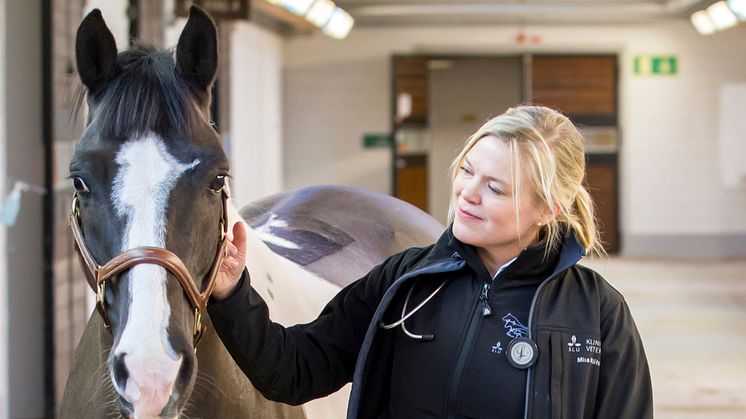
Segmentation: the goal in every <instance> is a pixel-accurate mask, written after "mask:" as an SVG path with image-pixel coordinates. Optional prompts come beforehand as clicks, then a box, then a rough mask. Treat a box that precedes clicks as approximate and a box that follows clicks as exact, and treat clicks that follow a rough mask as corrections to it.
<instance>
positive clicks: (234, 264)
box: [212, 221, 246, 300]
mask: <svg viewBox="0 0 746 419" xmlns="http://www.w3.org/2000/svg"><path fill="white" fill-rule="evenodd" d="M225 248H226V250H227V251H228V255H227V256H226V257H225V258H224V259H223V263H222V264H221V265H220V270H219V271H218V277H217V278H216V279H215V288H214V289H213V291H212V297H213V298H215V299H216V300H222V299H223V298H225V297H227V296H229V295H230V294H231V292H233V289H234V288H236V286H237V285H238V280H239V279H241V274H242V273H243V270H244V267H246V224H245V223H244V222H243V221H239V222H237V223H236V224H234V225H233V234H230V233H228V236H227V237H226V246H225Z"/></svg>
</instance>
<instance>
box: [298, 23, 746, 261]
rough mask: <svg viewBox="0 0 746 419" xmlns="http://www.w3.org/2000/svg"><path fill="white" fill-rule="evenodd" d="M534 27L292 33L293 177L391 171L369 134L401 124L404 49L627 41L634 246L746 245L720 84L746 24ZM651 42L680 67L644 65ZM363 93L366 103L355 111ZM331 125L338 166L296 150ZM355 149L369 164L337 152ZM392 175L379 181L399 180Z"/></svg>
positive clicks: (629, 219) (739, 58)
mask: <svg viewBox="0 0 746 419" xmlns="http://www.w3.org/2000/svg"><path fill="white" fill-rule="evenodd" d="M523 29H524V31H525V32H526V33H527V34H528V35H538V36H541V38H542V40H543V43H542V44H541V45H539V46H536V47H528V48H527V47H520V46H516V45H515V43H514V39H515V35H516V33H517V31H518V28H517V27H515V26H505V25H502V26H494V27H472V28H455V27H435V28H385V29H353V31H352V33H351V35H350V37H348V38H347V39H346V40H344V41H334V40H332V39H329V38H327V37H324V36H323V35H315V36H311V37H307V38H296V39H293V40H291V41H289V42H288V43H287V46H286V48H285V51H284V58H285V69H284V73H285V76H286V79H285V86H286V88H287V90H286V92H285V100H286V103H287V106H286V107H285V108H284V110H285V113H284V115H283V117H284V120H285V125H284V127H285V131H286V133H287V134H288V135H286V136H285V145H284V146H285V147H286V149H287V150H288V152H287V153H286V155H285V165H286V167H287V168H288V171H289V172H290V171H291V170H292V174H290V173H288V180H289V181H290V180H292V181H293V182H295V183H301V182H303V181H304V180H306V181H308V182H314V183H323V182H334V183H348V184H357V185H358V186H360V185H363V184H364V182H368V183H369V184H370V183H373V182H377V181H378V180H379V179H383V178H387V177H388V171H389V170H390V168H389V164H390V163H389V160H388V159H385V158H382V156H375V155H373V154H368V152H367V151H365V150H363V149H362V147H361V146H360V140H359V138H360V136H361V135H362V133H363V132H366V131H384V132H385V131H387V130H388V129H389V122H388V118H389V112H390V110H389V109H390V97H389V96H390V81H389V72H390V70H389V68H388V65H389V64H388V63H389V57H390V55H391V54H392V53H406V52H414V51H420V52H427V53H448V54H455V53H463V54H468V53H474V54H480V53H482V54H485V53H486V54H509V53H515V52H524V51H540V52H612V53H618V54H619V59H620V63H621V64H620V67H621V68H620V70H621V71H620V76H619V87H620V96H621V98H620V115H621V121H620V125H621V127H622V148H621V155H620V157H621V167H620V180H619V182H620V188H621V192H620V204H621V207H620V214H621V219H620V224H621V229H622V235H623V237H622V238H623V240H622V245H623V253H626V254H649V255H655V254H661V255H663V254H673V255H677V254H678V255H691V256H742V257H746V217H744V216H743V215H744V213H746V186H744V185H741V187H738V188H726V187H724V186H722V184H721V182H720V180H719V173H718V164H717V163H718V150H717V123H718V95H719V90H720V89H719V87H720V86H721V85H723V84H725V83H734V82H743V81H745V80H746V54H743V47H742V45H743V39H744V38H746V25H744V24H742V25H740V26H738V27H736V28H733V29H730V30H728V31H724V32H721V33H718V34H715V35H711V36H709V37H702V36H699V35H698V34H697V33H696V32H695V31H694V29H693V28H692V27H691V25H690V24H689V22H688V21H685V20H681V21H673V20H672V21H662V22H658V23H655V24H640V25H626V26H620V25H617V26H609V25H607V26H583V27H580V26H577V27H568V26H545V27H541V26H526V27H524V28H523ZM649 53H653V54H655V53H659V54H676V55H678V57H679V63H680V73H679V75H678V76H675V77H638V76H635V75H634V74H633V67H632V65H633V59H634V56H635V55H636V54H649ZM351 71H356V72H357V73H355V74H352V73H349V72H351ZM340 81H341V82H342V83H340V84H341V85H336V84H335V82H340ZM358 103H359V104H361V106H360V109H361V110H362V109H364V110H363V111H360V112H357V111H356V112H352V111H351V109H350V108H355V106H354V105H356V104H358ZM311 104H315V106H311ZM362 104H364V107H363V106H362ZM301 105H303V106H301ZM355 109H356V110H357V108H355ZM304 133H306V135H301V134H304ZM308 133H311V134H313V136H310V138H309V135H308ZM322 134H323V136H324V141H325V142H326V143H325V144H324V145H323V146H322V145H319V146H320V147H324V150H329V151H324V153H323V155H319V156H317V158H316V159H315V162H316V163H319V162H320V163H322V164H326V165H327V166H326V167H327V168H323V166H322V167H321V168H320V167H317V166H312V165H310V164H307V162H304V161H303V157H304V155H305V154H306V153H304V152H295V151H292V152H291V150H309V147H310V146H309V144H308V142H309V140H310V141H320V140H321V136H322ZM351 143H354V144H355V145H356V147H352V146H351V145H350V144H351ZM335 150H345V153H347V154H346V155H343V154H342V153H339V152H337V153H333V151H335ZM347 155H349V156H352V161H354V162H357V163H358V164H355V165H352V164H350V165H344V164H340V163H338V162H337V160H338V159H341V158H343V157H344V158H346V156H347ZM304 163H305V164H304ZM329 166H331V167H333V168H334V169H335V170H334V171H332V170H329V169H328V167H329ZM361 166H363V167H365V174H366V179H364V180H361V179H360V178H359V176H360V173H361V171H360V170H359V168H360V167H361ZM388 184H389V183H388V182H380V183H377V186H379V187H384V189H383V190H384V191H386V192H388V186H387V185H388Z"/></svg>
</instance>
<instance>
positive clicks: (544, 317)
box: [208, 229, 653, 419]
mask: <svg viewBox="0 0 746 419" xmlns="http://www.w3.org/2000/svg"><path fill="white" fill-rule="evenodd" d="M473 255H474V250H473V248H472V247H471V246H468V245H465V244H463V243H461V242H459V241H458V240H457V239H455V238H454V237H453V236H452V234H451V232H450V229H449V230H447V231H446V232H445V233H444V234H443V236H442V237H441V238H440V239H439V240H438V242H437V243H435V244H434V245H432V246H429V247H427V248H422V249H420V248H414V249H409V250H407V251H404V252H402V253H399V254H397V255H394V256H392V257H390V258H389V259H387V260H386V261H384V262H383V263H382V264H381V265H379V266H377V267H376V268H374V269H373V270H371V272H370V273H368V275H366V276H365V277H363V278H361V279H360V280H358V281H356V282H354V283H352V284H350V285H349V286H347V287H345V288H344V289H343V290H341V291H340V292H339V293H338V294H337V295H336V296H335V297H334V298H333V299H332V300H331V301H330V302H329V304H328V305H327V306H326V307H325V308H324V310H323V311H322V313H321V314H320V315H319V317H318V318H317V319H316V320H314V321H312V322H310V323H308V324H304V325H296V326H293V327H289V328H283V327H282V326H280V325H277V324H275V323H272V322H271V321H269V317H268V310H267V307H266V304H265V303H264V301H262V299H261V297H259V295H258V294H257V293H256V292H255V291H254V290H253V289H252V288H251V287H250V286H249V284H248V282H249V281H248V280H247V278H243V279H242V282H241V285H240V286H239V288H238V289H237V291H236V292H235V293H234V294H233V295H232V296H230V297H229V298H227V299H225V300H223V301H221V302H213V303H212V304H210V305H209V306H208V310H209V314H210V317H211V319H212V322H213V323H214V325H215V328H216V330H217V332H218V334H219V335H220V337H221V339H222V340H223V342H224V344H225V346H226V348H227V349H228V350H229V352H230V353H231V355H232V356H233V358H234V359H235V360H236V362H237V364H238V365H239V366H240V367H241V369H242V370H243V371H244V373H245V374H246V375H247V376H248V377H249V378H250V379H251V381H252V383H253V384H254V386H255V387H256V388H257V389H259V390H260V391H261V392H262V393H263V394H264V395H265V397H267V398H269V399H271V400H276V401H281V402H285V403H290V404H300V403H304V402H306V401H308V400H312V399H315V398H318V397H323V396H325V395H327V394H330V393H333V392H334V391H336V390H338V389H339V388H341V387H342V386H343V385H344V384H346V383H347V382H349V381H350V380H352V382H353V387H352V394H351V396H350V402H349V407H348V418H350V419H352V418H379V417H386V416H388V413H387V409H388V408H389V389H390V384H391V373H392V371H391V370H392V367H391V366H392V363H393V355H394V349H393V348H394V334H393V333H390V332H387V331H383V329H381V327H380V323H381V322H382V320H384V319H386V320H388V319H392V318H394V319H396V316H397V315H398V314H399V313H400V312H401V304H402V302H403V298H402V295H403V292H402V291H403V290H406V289H408V288H409V287H410V285H411V284H412V282H413V280H414V279H416V278H419V280H420V281H427V280H433V281H437V280H442V279H443V278H445V277H448V278H449V280H450V281H462V280H464V279H465V278H471V277H472V276H473V274H474V271H475V270H476V271H478V270H479V269H484V268H483V266H482V267H481V268H480V266H481V265H480V266H476V267H475V266H474V265H475V263H474V262H472V260H473V259H474V257H473ZM582 255H583V248H582V247H581V246H580V244H579V243H578V242H577V240H576V239H575V237H574V236H573V235H572V234H570V235H568V236H567V237H565V240H564V242H563V243H562V246H561V249H560V250H559V251H558V254H557V257H556V258H555V259H554V261H556V262H554V263H555V268H554V269H553V270H550V271H549V272H547V273H548V274H549V275H548V276H547V278H546V279H544V280H543V281H542V282H541V283H540V284H539V286H538V288H537V291H536V293H535V295H534V297H533V301H532V302H531V307H530V314H529V320H528V330H529V338H531V339H533V340H534V341H535V342H536V344H537V345H538V353H539V358H538V360H537V361H536V363H535V364H534V366H533V367H531V368H530V369H529V370H528V375H527V379H526V393H525V406H526V407H525V412H524V417H526V418H542V419H544V418H568V419H575V418H603V419H607V418H651V417H652V416H653V402H652V388H651V383H650V373H649V369H648V364H647V360H646V358H645V353H644V351H643V347H642V342H641V340H640V337H639V334H638V332H637V329H636V327H635V324H634V321H633V320H632V316H631V315H630V312H629V309H628V307H627V304H626V303H625V301H624V299H623V297H622V296H621V295H620V294H619V293H618V292H617V291H616V290H614V289H613V288H612V287H611V286H610V285H609V284H608V283H607V282H606V281H605V280H604V279H603V278H601V277H600V276H599V275H598V274H597V273H595V272H593V271H591V270H590V269H587V268H585V267H582V266H578V265H576V263H577V262H578V260H579V259H580V258H581V257H582ZM464 256H466V257H464ZM519 259H520V257H519ZM442 304H444V305H446V304H447V302H443V303H442ZM392 313H395V314H393V315H392ZM578 343H579V344H580V345H579V346H578V345H577V344H578Z"/></svg>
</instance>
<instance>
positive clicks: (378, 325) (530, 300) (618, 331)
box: [208, 106, 653, 419]
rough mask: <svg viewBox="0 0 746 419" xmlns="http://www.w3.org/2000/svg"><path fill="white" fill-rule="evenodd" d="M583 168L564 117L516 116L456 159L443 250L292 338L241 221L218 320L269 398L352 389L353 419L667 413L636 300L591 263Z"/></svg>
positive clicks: (521, 111) (353, 296)
mask: <svg viewBox="0 0 746 419" xmlns="http://www.w3.org/2000/svg"><path fill="white" fill-rule="evenodd" d="M584 173H585V155H584V150H583V141H582V136H581V135H580V133H579V132H578V130H577V129H576V128H575V127H574V126H573V124H572V123H571V122H570V121H569V120H568V119H567V118H566V117H565V116H563V115H561V114H560V113H558V112H555V111H553V110H551V109H548V108H545V107H538V106H520V107H517V108H513V109H510V110H508V111H507V112H506V113H504V114H502V115H500V116H498V117H496V118H494V119H492V120H490V121H489V122H487V123H486V124H484V125H483V126H482V127H481V128H480V129H479V130H478V131H477V132H476V133H474V134H473V135H472V136H471V137H470V138H469V139H468V140H467V142H466V144H465V146H464V147H463V150H462V151H461V152H460V154H459V155H458V156H457V157H456V159H455V160H454V162H453V165H452V167H451V179H452V195H451V204H450V211H449V222H450V225H449V228H448V229H447V230H446V231H445V232H444V233H443V235H442V236H441V238H440V239H439V240H438V242H437V243H435V244H433V245H431V246H429V247H426V248H413V249H409V250H406V251H404V252H402V253H400V254H397V255H394V256H392V257H390V258H389V259H387V260H386V261H384V262H383V263H382V264H381V265H379V266H377V267H376V268H374V269H373V270H372V271H371V272H369V273H368V274H367V275H366V276H365V277H363V278H361V279H360V280H358V281H356V282H354V283H352V284H350V285H349V286H347V287H346V288H344V289H343V290H342V291H340V292H339V294H337V296H336V297H334V298H333V299H332V301H331V302H329V304H328V305H327V306H326V308H325V309H324V310H323V312H322V313H321V314H320V316H319V317H318V318H317V319H316V320H314V321H312V322H311V323H308V324H305V325H297V326H293V327H290V328H283V327H282V326H279V325H277V324H274V323H272V322H271V321H270V320H269V318H268V313H267V307H266V305H265V304H264V302H263V301H262V300H261V298H260V297H259V295H258V294H257V293H256V292H255V291H254V290H253V289H252V288H251V287H250V284H249V282H250V280H249V277H248V275H242V272H243V266H244V249H245V232H244V231H243V226H239V227H238V228H236V229H235V230H234V235H235V237H234V239H233V244H234V245H235V246H233V247H231V249H230V257H229V258H228V259H227V261H226V262H225V265H224V266H223V268H224V274H223V275H222V276H221V279H220V282H219V284H218V286H217V287H216V289H215V292H214V294H213V295H214V298H215V300H216V301H213V303H212V304H211V305H210V306H209V307H208V309H209V311H210V316H211V318H212V320H213V323H215V327H216V330H217V331H218V333H219V335H220V337H221V339H222V340H223V342H224V343H225V345H226V347H227V348H228V350H229V351H230V353H231V354H232V356H233V357H234V358H235V360H236V362H237V363H238V365H239V366H240V367H241V368H242V370H243V371H244V373H245V374H246V375H247V376H248V377H249V378H250V379H251V380H252V382H253V383H254V385H255V386H256V387H257V388H258V389H259V390H260V391H261V392H262V393H263V394H264V395H265V396H266V397H267V398H269V399H272V400H277V401H282V402H286V403H291V404H299V403H303V402H306V401H308V400H311V399H314V398H318V397H322V396H325V395H327V394H330V393H332V392H334V391H336V390H337V389H339V388H340V387H341V386H342V385H344V384H345V383H347V382H349V381H350V380H352V383H353V388H352V394H351V397H350V403H349V409H348V417H349V418H379V417H386V418H419V417H475V418H487V417H490V418H494V417H499V418H521V417H527V418H573V419H575V418H603V419H607V418H649V417H652V416H653V407H652V389H651V384H650V374H649V369H648V364H647V360H646V358H645V353H644V351H643V347H642V342H641V340H640V337H639V335H638V332H637V329H636V327H635V324H634V321H633V320H632V316H631V315H630V312H629V309H628V307H627V304H626V303H625V301H624V299H623V297H622V296H621V295H620V294H619V293H618V292H617V291H616V290H614V289H613V288H612V287H611V286H610V285H609V284H608V283H607V282H606V281H605V280H604V279H603V278H601V277H600V276H599V275H598V274H597V273H595V272H593V271H591V270H590V269H588V268H585V267H582V266H579V265H577V264H576V263H577V262H578V261H579V260H580V258H581V257H582V256H583V255H584V254H586V253H588V252H595V253H599V252H602V250H601V247H600V244H599V242H598V231H597V228H596V225H595V222H594V218H593V209H592V203H591V200H590V196H589V195H588V192H587V191H586V190H585V188H584V187H583V185H582V181H583V176H584ZM423 303H424V304H423Z"/></svg>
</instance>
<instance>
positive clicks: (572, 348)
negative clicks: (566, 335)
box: [567, 335, 580, 352]
mask: <svg viewBox="0 0 746 419" xmlns="http://www.w3.org/2000/svg"><path fill="white" fill-rule="evenodd" d="M567 350H568V351H569V352H580V343H579V342H578V338H576V337H575V335H572V337H571V338H570V342H568V343H567Z"/></svg>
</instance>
